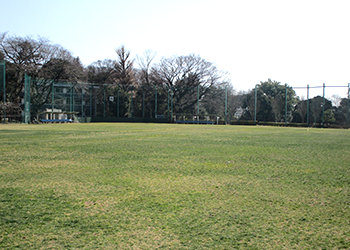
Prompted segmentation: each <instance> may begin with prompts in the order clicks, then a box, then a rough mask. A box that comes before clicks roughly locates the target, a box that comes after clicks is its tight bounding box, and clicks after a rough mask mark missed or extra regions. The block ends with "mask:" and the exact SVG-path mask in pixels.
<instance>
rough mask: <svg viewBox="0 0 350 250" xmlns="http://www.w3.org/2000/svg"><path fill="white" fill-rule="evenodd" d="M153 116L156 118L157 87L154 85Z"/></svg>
mask: <svg viewBox="0 0 350 250" xmlns="http://www.w3.org/2000/svg"><path fill="white" fill-rule="evenodd" d="M154 118H157V87H156V86H154Z"/></svg>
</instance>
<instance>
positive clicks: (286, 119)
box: [284, 83, 288, 126]
mask: <svg viewBox="0 0 350 250" xmlns="http://www.w3.org/2000/svg"><path fill="white" fill-rule="evenodd" d="M285 86H286V107H285V118H284V120H285V125H286V126H287V115H288V114H287V109H288V105H287V101H288V97H287V94H288V91H287V90H288V89H287V83H286V85H285Z"/></svg>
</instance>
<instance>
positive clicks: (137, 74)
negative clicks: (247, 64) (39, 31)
mask: <svg viewBox="0 0 350 250" xmlns="http://www.w3.org/2000/svg"><path fill="white" fill-rule="evenodd" d="M115 52H116V56H115V57H116V59H103V60H98V61H95V62H93V63H91V64H90V65H88V66H84V65H83V64H82V62H81V61H80V59H79V57H74V56H73V55H72V53H71V52H69V51H68V50H67V49H65V48H63V47H62V46H61V45H58V44H53V43H52V42H51V41H49V40H48V39H46V38H42V37H38V38H33V37H30V36H27V37H19V36H10V35H8V34H7V33H2V34H0V60H5V61H6V102H5V103H1V105H2V107H3V108H2V109H1V110H5V109H7V112H8V113H9V110H10V109H12V112H15V113H16V112H17V113H18V112H20V111H21V109H23V107H22V106H21V99H22V98H23V88H24V75H25V74H27V75H29V76H31V77H32V78H36V79H46V80H50V81H55V82H70V83H82V82H86V83H94V84H108V85H110V86H114V85H115V86H118V89H120V90H121V91H124V92H125V93H126V92H127V91H129V90H130V86H135V89H138V90H140V91H135V93H134V95H135V96H137V95H142V92H141V88H137V86H143V88H144V87H145V86H146V87H149V88H154V87H156V88H159V89H163V90H164V91H163V92H162V91H160V93H159V94H160V95H164V96H166V95H169V93H170V94H171V95H172V98H173V100H174V102H175V103H176V105H174V113H192V114H197V113H198V111H199V112H200V114H202V115H205V114H214V113H215V114H217V115H218V116H220V117H225V118H226V119H227V120H228V121H232V120H253V119H254V115H255V113H256V118H257V119H258V120H259V121H264V122H282V121H286V120H287V121H288V122H293V123H305V122H306V119H307V113H309V122H310V123H315V124H316V123H321V122H322V121H323V122H324V123H325V124H334V125H338V126H344V125H345V124H346V121H347V115H348V113H347V112H348V100H347V99H345V98H344V99H340V98H338V100H337V103H336V105H334V101H333V103H332V101H331V100H328V99H325V101H324V106H323V97H321V96H317V97H313V98H312V99H310V100H309V112H307V100H305V99H303V98H299V97H297V95H296V93H295V91H294V90H293V88H292V87H291V86H288V85H283V84H281V83H280V82H278V81H272V80H271V79H268V80H267V81H261V82H260V84H258V85H256V88H257V89H256V90H255V88H254V89H252V90H248V91H240V92H237V91H236V90H235V89H234V87H233V86H232V83H231V81H230V79H229V78H228V75H227V74H226V73H225V72H222V71H220V70H219V69H217V67H216V66H215V65H214V64H213V63H211V62H208V61H206V60H205V59H203V58H201V57H200V56H198V55H195V54H189V55H185V56H182V55H180V56H179V55H174V56H171V57H163V58H161V59H160V60H158V61H156V60H155V56H156V53H155V52H154V51H151V50H147V51H145V52H144V53H143V55H137V56H136V57H135V58H132V57H131V52H130V51H129V50H127V49H126V48H125V46H121V47H119V48H117V49H116V51H115ZM37 87H38V88H41V91H42V92H43V93H46V95H45V96H40V98H37V100H36V102H37V103H36V107H37V108H36V109H35V110H34V111H35V112H36V111H38V110H39V109H40V106H42V104H44V103H45V102H48V101H49V98H50V94H51V92H50V91H51V90H50V85H49V84H48V82H47V81H42V85H41V86H37ZM44 90H45V91H44ZM36 91H37V92H38V90H36ZM34 92H35V91H34ZM223 93H225V94H223ZM255 94H256V97H257V99H256V101H255ZM286 95H287V98H286ZM125 96H126V95H125ZM143 98H144V99H146V103H147V105H150V104H148V103H150V102H147V100H148V101H149V100H151V99H152V98H154V96H152V95H148V96H147V95H146V96H145V94H144V92H143ZM285 100H287V105H286V103H285ZM125 103H126V104H125V107H124V111H123V112H122V116H125V117H128V116H130V107H128V104H127V103H128V102H125ZM198 103H200V105H199V104H198ZM225 103H226V105H225ZM286 107H287V116H286V115H285V114H286V112H285V111H286V110H285V109H286ZM225 109H226V110H225ZM14 110H15V111H14ZM34 111H33V112H34ZM2 112H3V111H2Z"/></svg>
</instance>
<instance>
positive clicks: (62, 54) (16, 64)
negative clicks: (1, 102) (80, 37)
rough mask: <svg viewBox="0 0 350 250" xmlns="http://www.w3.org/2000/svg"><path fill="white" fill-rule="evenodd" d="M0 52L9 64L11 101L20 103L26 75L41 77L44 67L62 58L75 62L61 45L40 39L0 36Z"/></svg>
mask: <svg viewBox="0 0 350 250" xmlns="http://www.w3.org/2000/svg"><path fill="white" fill-rule="evenodd" d="M0 51H1V53H2V54H3V55H4V59H5V60H6V61H7V62H8V64H7V66H8V73H9V77H8V79H7V92H8V94H7V95H8V98H9V101H19V100H18V97H19V94H20V92H21V91H22V89H23V86H24V74H25V73H26V74H28V75H30V76H32V77H39V76H40V71H41V69H42V67H43V66H44V65H47V64H48V63H49V62H50V61H51V60H53V59H56V58H60V59H62V60H69V61H71V62H73V60H74V58H73V57H72V55H71V54H70V53H69V52H68V51H67V50H66V49H64V48H63V47H62V46H60V45H53V44H51V42H50V41H49V40H48V39H45V38H42V37H38V39H33V38H31V37H18V36H7V33H2V34H0Z"/></svg>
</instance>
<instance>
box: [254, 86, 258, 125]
mask: <svg viewBox="0 0 350 250" xmlns="http://www.w3.org/2000/svg"><path fill="white" fill-rule="evenodd" d="M257 98H258V88H257V85H255V98H254V125H256V108H257Z"/></svg>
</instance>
